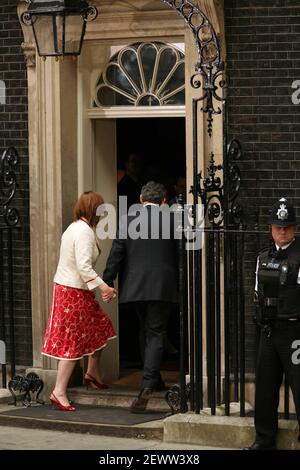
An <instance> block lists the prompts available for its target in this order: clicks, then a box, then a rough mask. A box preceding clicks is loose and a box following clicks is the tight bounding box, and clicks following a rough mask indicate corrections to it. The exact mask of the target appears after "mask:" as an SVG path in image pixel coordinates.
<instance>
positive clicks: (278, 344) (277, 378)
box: [255, 320, 300, 446]
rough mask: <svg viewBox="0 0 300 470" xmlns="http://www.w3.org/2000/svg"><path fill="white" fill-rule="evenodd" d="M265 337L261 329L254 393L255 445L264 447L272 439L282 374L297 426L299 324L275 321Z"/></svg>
mask: <svg viewBox="0 0 300 470" xmlns="http://www.w3.org/2000/svg"><path fill="white" fill-rule="evenodd" d="M268 336H269V335H267V334H266V332H265V331H264V330H263V329H262V331H261V337H260V344H259V349H258V357H257V370H256V391H255V429H256V442H258V443H260V444H262V445H267V446H268V445H272V444H274V443H275V439H276V432H277V429H278V405H279V391H280V386H281V384H282V381H283V374H285V377H286V380H287V381H288V383H289V385H290V387H291V390H292V393H293V398H294V403H295V408H296V414H297V419H298V423H300V363H299V364H298V362H300V360H299V359H300V321H291V320H283V321H278V322H276V324H275V325H272V326H271V327H270V336H269V337H268ZM297 341H298V344H297ZM297 350H298V351H299V354H297Z"/></svg>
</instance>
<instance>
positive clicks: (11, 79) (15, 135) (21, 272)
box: [0, 0, 32, 365]
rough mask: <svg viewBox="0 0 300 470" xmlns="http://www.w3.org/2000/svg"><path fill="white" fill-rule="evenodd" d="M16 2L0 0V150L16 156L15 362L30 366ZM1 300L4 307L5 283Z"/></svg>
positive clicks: (23, 85) (23, 101) (23, 110)
mask: <svg viewBox="0 0 300 470" xmlns="http://www.w3.org/2000/svg"><path fill="white" fill-rule="evenodd" d="M17 3H18V1H17V0H1V3H0V80H3V81H4V82H5V85H6V104H5V105H1V104H0V151H1V154H2V153H3V151H4V150H5V149H6V148H7V147H9V146H14V147H16V149H17V151H18V153H19V156H20V161H19V165H18V167H17V169H16V174H17V181H18V188H17V192H16V196H15V198H14V200H13V204H12V206H13V207H16V208H18V210H19V213H20V220H21V226H22V227H21V230H19V231H17V232H15V234H14V268H13V277H14V307H15V337H16V363H17V364H19V365H31V364H32V334H31V301H30V299H31V288H30V246H29V167H28V129H27V77H26V65H25V60H24V55H23V52H22V49H21V47H20V46H21V43H22V41H23V37H22V31H21V27H20V24H19V20H18V16H17ZM0 184H1V183H0ZM0 190H1V187H0ZM0 249H1V247H0ZM4 254H6V253H5V252H4ZM4 277H5V280H6V279H7V267H5V268H4ZM0 295H1V294H0ZM5 299H6V300H5V305H6V306H7V284H6V295H5ZM6 313H7V312H6Z"/></svg>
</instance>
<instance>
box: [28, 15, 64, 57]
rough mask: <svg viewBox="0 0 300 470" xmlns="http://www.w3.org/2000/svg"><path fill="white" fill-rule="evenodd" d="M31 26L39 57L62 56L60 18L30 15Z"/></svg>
mask: <svg viewBox="0 0 300 470" xmlns="http://www.w3.org/2000/svg"><path fill="white" fill-rule="evenodd" d="M32 25H33V30H34V34H35V37H36V42H37V45H38V49H39V54H40V55H53V54H54V53H55V54H62V52H63V50H62V38H63V23H62V17H61V16H58V15H57V16H52V15H38V16H36V15H32Z"/></svg>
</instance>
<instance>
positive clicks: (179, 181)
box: [169, 175, 186, 206]
mask: <svg viewBox="0 0 300 470" xmlns="http://www.w3.org/2000/svg"><path fill="white" fill-rule="evenodd" d="M173 189H174V193H173V195H172V196H171V198H170V200H169V205H170V206H172V205H173V204H178V198H179V196H180V195H182V197H183V202H185V200H186V177H185V176H183V175H179V176H178V177H177V178H176V182H175V184H174V187H173Z"/></svg>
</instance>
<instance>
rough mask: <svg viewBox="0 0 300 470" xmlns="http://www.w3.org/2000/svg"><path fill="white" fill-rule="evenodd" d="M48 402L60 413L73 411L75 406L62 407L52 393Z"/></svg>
mask: <svg viewBox="0 0 300 470" xmlns="http://www.w3.org/2000/svg"><path fill="white" fill-rule="evenodd" d="M50 401H51V403H52V405H56V406H57V407H58V408H59V409H60V410H62V411H75V409H76V408H75V406H72V405H67V406H65V405H63V404H62V403H61V402H60V401H59V400H58V399H57V398H56V396H55V395H54V393H53V392H52V393H51V395H50Z"/></svg>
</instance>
